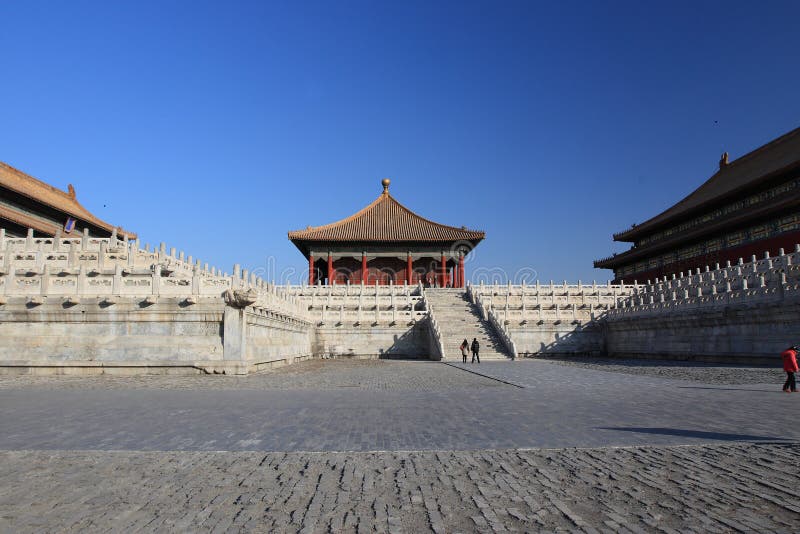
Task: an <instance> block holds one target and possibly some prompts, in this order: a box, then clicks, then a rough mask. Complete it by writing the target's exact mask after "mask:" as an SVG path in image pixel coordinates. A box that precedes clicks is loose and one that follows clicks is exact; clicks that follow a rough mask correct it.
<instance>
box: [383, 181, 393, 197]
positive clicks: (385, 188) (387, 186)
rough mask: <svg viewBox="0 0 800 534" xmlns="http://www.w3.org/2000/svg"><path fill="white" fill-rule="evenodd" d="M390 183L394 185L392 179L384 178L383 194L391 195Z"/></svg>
mask: <svg viewBox="0 0 800 534" xmlns="http://www.w3.org/2000/svg"><path fill="white" fill-rule="evenodd" d="M390 183H392V181H391V180H390V179H388V178H384V179H383V180H381V185H382V186H383V193H384V194H387V193H389V184H390Z"/></svg>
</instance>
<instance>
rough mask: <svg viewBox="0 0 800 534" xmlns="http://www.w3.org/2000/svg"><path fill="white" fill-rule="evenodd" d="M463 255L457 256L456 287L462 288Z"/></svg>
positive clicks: (463, 284)
mask: <svg viewBox="0 0 800 534" xmlns="http://www.w3.org/2000/svg"><path fill="white" fill-rule="evenodd" d="M464 286H466V284H465V283H464V255H463V254H459V255H458V287H464Z"/></svg>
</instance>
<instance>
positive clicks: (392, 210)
mask: <svg viewBox="0 0 800 534" xmlns="http://www.w3.org/2000/svg"><path fill="white" fill-rule="evenodd" d="M485 236H486V234H485V233H484V232H481V231H477V230H468V229H466V228H464V227H461V228H456V227H453V226H446V225H444V224H439V223H436V222H433V221H430V220H428V219H425V218H424V217H420V216H419V215H417V214H416V213H414V212H413V211H411V210H410V209H408V208H406V207H405V206H403V205H402V204H400V203H399V202H398V201H397V200H395V199H394V197H392V195H390V194H389V190H388V183H386V184H384V191H383V193H382V194H381V195H380V196H379V197H378V198H376V199H375V200H374V201H373V202H372V203H371V204H369V205H368V206H367V207H365V208H364V209H362V210H361V211H359V212H357V213H355V214H353V215H351V216H350V217H347V218H346V219H342V220H341V221H337V222H334V223H331V224H326V225H324V226H317V227H309V228H306V229H305V230H297V231H294V232H289V239H290V240H291V241H293V242H295V244H297V242H304V241H318V242H319V241H326V242H330V241H335V242H343V241H353V242H383V243H386V242H389V243H391V242H394V243H399V242H432V243H442V242H454V241H470V242H473V243H474V244H477V242H478V241H481V240H482V239H483V238H484V237H485Z"/></svg>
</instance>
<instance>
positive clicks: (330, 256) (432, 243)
mask: <svg viewBox="0 0 800 534" xmlns="http://www.w3.org/2000/svg"><path fill="white" fill-rule="evenodd" d="M381 183H382V185H383V193H381V195H380V196H379V197H378V198H377V199H375V201H373V202H372V203H371V204H369V205H368V206H367V207H365V208H364V209H362V210H361V211H359V212H358V213H355V214H353V215H351V216H350V217H347V218H346V219H343V220H341V221H338V222H334V223H331V224H327V225H325V226H318V227H313V228H312V227H308V228H306V229H305V230H297V231H294V232H289V239H290V240H291V241H292V243H294V245H295V246H296V247H297V248H298V249H299V250H300V252H302V253H303V255H304V256H305V257H306V258H307V259H308V279H309V283H310V284H346V283H348V282H349V283H351V284H360V283H362V282H363V283H364V284H368V285H380V284H389V283H394V284H403V283H407V284H416V283H419V282H422V283H424V284H431V285H437V286H440V287H446V286H452V287H463V286H464V282H465V280H466V274H465V272H464V256H465V255H466V254H468V253H469V252H470V251H471V250H472V249H473V248H475V246H477V244H478V243H479V242H480V241H481V240H482V239H483V238H484V237H485V234H484V233H483V232H479V231H475V230H468V229H467V228H465V227H463V226H462V227H461V228H455V227H452V226H446V225H443V224H439V223H435V222H433V221H429V220H428V219H425V218H423V217H420V216H419V215H417V214H416V213H414V212H413V211H411V210H410V209H408V208H406V207H405V206H403V205H402V204H400V203H399V202H398V201H397V200H395V199H394V197H392V195H390V194H389V180H388V179H384V180H383V181H382V182H381Z"/></svg>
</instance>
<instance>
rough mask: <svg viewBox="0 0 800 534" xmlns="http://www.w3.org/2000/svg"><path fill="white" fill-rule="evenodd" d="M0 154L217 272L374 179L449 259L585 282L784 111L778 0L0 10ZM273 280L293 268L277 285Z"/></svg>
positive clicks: (282, 266) (799, 103)
mask: <svg viewBox="0 0 800 534" xmlns="http://www.w3.org/2000/svg"><path fill="white" fill-rule="evenodd" d="M0 19H2V21H3V31H2V32H0V67H2V73H3V82H2V83H0V106H2V114H1V115H0V116H2V125H1V126H0V160H2V161H5V162H6V163H9V164H11V165H13V166H15V167H18V168H19V169H21V170H23V171H25V172H27V173H29V174H32V175H33V176H36V177H38V178H40V179H42V180H44V181H47V182H49V183H52V184H53V185H56V186H57V187H60V188H63V189H66V186H67V183H72V184H74V185H75V188H76V190H77V194H78V199H79V200H80V201H81V202H82V203H83V204H84V205H85V206H86V207H87V208H89V209H90V210H91V211H93V212H94V213H95V214H96V215H98V216H99V217H101V218H103V219H105V220H107V221H109V222H111V223H114V224H119V225H122V226H124V227H126V228H129V229H131V230H133V231H136V232H138V234H139V235H140V238H141V239H142V241H143V242H149V243H157V242H161V241H164V242H166V243H167V244H168V245H169V246H175V247H177V248H178V249H182V250H185V251H186V253H187V254H192V255H194V256H195V257H199V258H201V259H202V260H204V261H208V262H210V263H211V264H213V265H217V266H220V267H222V268H224V269H226V270H229V269H230V267H231V266H232V264H233V263H235V262H239V263H241V264H242V265H244V266H246V267H249V268H251V269H262V270H265V269H268V270H269V272H268V274H267V276H268V277H273V276H274V277H280V276H281V273H283V272H284V271H285V270H286V269H296V270H297V272H298V273H305V272H306V271H305V270H306V268H307V267H306V264H305V261H304V259H303V257H302V256H301V254H300V253H299V252H298V251H297V250H296V249H295V248H294V246H293V245H292V244H291V243H290V242H289V241H288V240H287V238H286V232H287V231H289V230H295V229H300V228H304V227H306V226H307V225H321V224H325V223H329V222H333V221H335V220H338V219H340V218H342V217H345V216H347V215H350V214H351V213H353V212H355V211H357V210H358V209H360V208H362V207H363V206H364V205H366V204H367V203H369V202H370V201H372V200H373V199H374V198H375V197H376V196H377V195H378V194H379V193H380V191H381V186H380V180H381V178H383V177H390V178H391V179H392V187H391V191H392V193H393V194H394V196H395V197H396V198H397V199H398V200H400V202H402V203H404V204H405V205H407V206H408V207H410V208H411V209H413V210H415V211H416V212H417V213H419V214H421V215H423V216H425V217H428V218H431V219H434V220H437V221H439V222H442V223H445V224H451V225H454V226H461V225H466V226H468V227H471V228H477V229H481V230H484V231H486V233H487V238H486V240H485V241H484V242H483V243H482V244H481V245H480V246H479V247H478V249H477V250H476V251H475V253H474V258H473V259H472V261H471V262H470V263H469V264H468V269H470V270H472V271H473V272H474V270H475V269H478V268H484V269H499V270H502V271H504V272H507V273H509V274H510V275H512V276H513V275H514V273H516V272H517V271H519V270H520V269H528V270H533V271H535V272H537V273H538V275H539V277H540V278H541V279H542V280H549V279H551V278H552V279H557V280H560V279H568V280H576V279H582V280H591V279H597V280H606V279H607V278H610V277H611V276H610V271H604V270H596V269H594V268H593V267H592V260H594V259H598V258H601V257H605V256H607V255H610V253H611V252H612V251H621V250H624V249H625V245H623V244H615V243H613V242H612V240H611V234H612V233H613V232H617V231H620V230H623V229H625V228H627V227H629V226H630V225H631V223H634V222H641V221H643V220H645V219H647V218H649V217H651V216H653V215H655V214H656V213H658V212H660V211H661V210H663V209H665V208H667V207H668V206H670V205H671V204H673V203H674V202H676V201H677V200H679V199H680V198H682V197H683V196H685V195H686V194H688V193H689V192H690V191H691V190H693V189H694V188H695V187H697V186H698V185H700V183H702V182H703V181H704V180H705V179H707V178H708V177H709V176H710V175H711V174H713V172H714V171H715V169H716V166H717V161H718V159H719V155H720V153H721V152H723V151H724V150H727V151H728V152H729V153H730V154H731V157H732V158H736V157H739V156H741V155H743V154H745V153H746V152H748V151H750V150H752V149H754V148H756V147H758V146H760V145H761V144H763V143H765V142H767V141H769V140H771V139H773V138H775V137H777V136H779V135H781V134H783V133H786V132H787V131H789V130H791V129H793V128H796V127H798V126H800V98H798V94H800V92H798V88H799V87H800V69H798V68H797V67H798V56H799V54H798V52H800V37H798V34H797V31H796V30H797V21H798V20H800V3H798V2H772V1H770V2H760V3H755V2H663V3H660V4H655V3H646V2H533V1H530V2H519V3H515V2H419V3H414V2H393V3H389V2H363V3H361V2H350V1H345V2H322V3H308V2H281V3H270V2H260V1H259V2H218V3H205V2H194V1H193V2H188V1H187V2H172V1H163V2H146V1H137V2H115V1H110V2H108V1H107V2H79V1H78V2H55V1H51V2H35V1H31V2H4V3H2V4H0ZM299 276H300V275H299V274H298V275H295V277H294V278H293V279H295V280H296V279H299Z"/></svg>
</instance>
